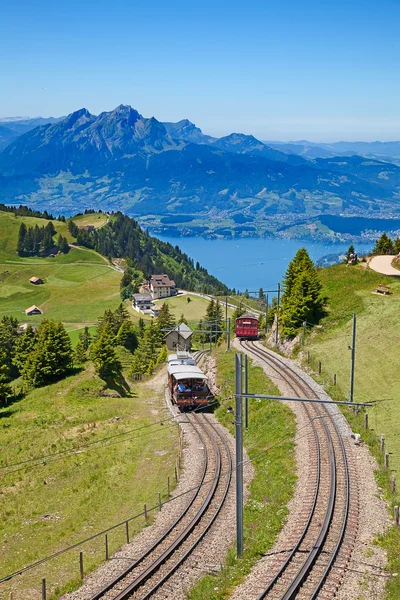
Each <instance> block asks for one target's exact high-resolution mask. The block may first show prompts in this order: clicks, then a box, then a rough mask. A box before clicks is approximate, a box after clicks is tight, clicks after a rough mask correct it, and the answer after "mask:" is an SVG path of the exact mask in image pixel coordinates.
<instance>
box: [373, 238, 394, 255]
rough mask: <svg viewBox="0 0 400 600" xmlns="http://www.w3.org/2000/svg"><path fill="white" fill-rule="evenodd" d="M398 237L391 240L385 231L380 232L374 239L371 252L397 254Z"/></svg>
mask: <svg viewBox="0 0 400 600" xmlns="http://www.w3.org/2000/svg"><path fill="white" fill-rule="evenodd" d="M399 252H400V238H399V237H398V236H397V237H396V238H395V239H394V240H392V239H391V238H390V237H389V236H388V235H387V233H382V235H381V237H380V238H379V239H378V240H376V242H375V246H374V248H373V250H372V254H399Z"/></svg>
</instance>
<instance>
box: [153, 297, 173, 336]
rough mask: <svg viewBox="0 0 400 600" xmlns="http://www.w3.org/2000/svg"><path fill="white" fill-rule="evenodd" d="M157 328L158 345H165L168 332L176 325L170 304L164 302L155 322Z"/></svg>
mask: <svg viewBox="0 0 400 600" xmlns="http://www.w3.org/2000/svg"><path fill="white" fill-rule="evenodd" d="M155 323H156V328H157V340H158V344H159V345H160V346H161V344H163V343H164V338H165V336H166V335H167V333H168V331H171V329H173V328H174V327H175V325H176V321H175V317H174V316H173V315H172V314H171V311H170V308H169V304H167V303H166V302H164V304H163V305H162V307H161V310H160V312H159V313H158V316H157V318H156V320H155Z"/></svg>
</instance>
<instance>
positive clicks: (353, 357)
mask: <svg viewBox="0 0 400 600" xmlns="http://www.w3.org/2000/svg"><path fill="white" fill-rule="evenodd" d="M356 327H357V315H356V313H353V340H352V344H351V366H350V393H349V402H353V400H354V367H355V360H356Z"/></svg>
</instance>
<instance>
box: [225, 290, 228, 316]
mask: <svg viewBox="0 0 400 600" xmlns="http://www.w3.org/2000/svg"><path fill="white" fill-rule="evenodd" d="M225 321H226V322H228V296H226V297H225Z"/></svg>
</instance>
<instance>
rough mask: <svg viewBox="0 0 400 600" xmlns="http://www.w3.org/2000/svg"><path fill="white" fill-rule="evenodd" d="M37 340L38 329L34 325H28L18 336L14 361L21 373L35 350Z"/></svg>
mask: <svg viewBox="0 0 400 600" xmlns="http://www.w3.org/2000/svg"><path fill="white" fill-rule="evenodd" d="M36 341H37V334H36V331H35V329H34V327H32V325H28V327H27V328H26V329H25V331H24V332H23V333H22V334H21V335H20V336H19V337H18V340H17V343H16V345H15V356H14V359H13V363H14V365H15V366H16V367H17V369H18V371H19V373H22V372H23V370H24V366H25V364H26V362H27V360H28V357H29V356H30V354H31V353H32V352H33V351H34V348H35V345H36Z"/></svg>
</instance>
